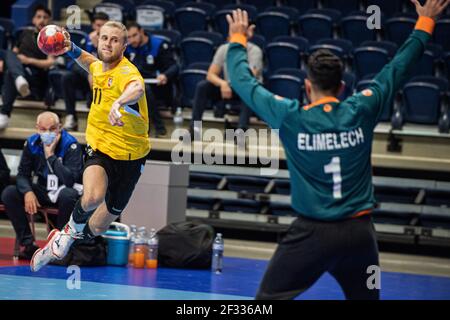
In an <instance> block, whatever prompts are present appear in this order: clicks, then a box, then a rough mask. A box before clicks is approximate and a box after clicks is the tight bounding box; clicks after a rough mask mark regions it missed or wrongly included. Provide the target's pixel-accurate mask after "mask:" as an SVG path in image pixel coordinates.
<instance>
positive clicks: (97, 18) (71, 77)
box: [61, 12, 109, 131]
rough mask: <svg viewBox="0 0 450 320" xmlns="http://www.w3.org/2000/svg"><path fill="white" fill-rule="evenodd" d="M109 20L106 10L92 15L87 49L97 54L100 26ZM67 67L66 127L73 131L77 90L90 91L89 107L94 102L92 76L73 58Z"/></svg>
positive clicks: (62, 81) (65, 82) (75, 122)
mask: <svg viewBox="0 0 450 320" xmlns="http://www.w3.org/2000/svg"><path fill="white" fill-rule="evenodd" d="M108 20H109V18H108V15H107V14H106V13H104V12H98V13H96V14H94V16H93V17H92V23H91V25H92V32H91V33H89V35H88V37H87V39H86V51H87V52H89V53H90V54H92V55H94V56H97V46H98V34H99V32H100V28H101V27H102V26H103V25H104V24H105V23H106V22H107V21H108ZM66 67H67V70H68V72H67V73H65V74H64V75H63V77H62V79H61V83H62V88H63V94H64V102H65V105H66V112H67V115H66V119H65V121H64V129H66V130H69V131H72V130H78V119H77V114H76V112H75V103H76V90H75V89H74V88H80V89H82V90H83V91H88V92H89V98H88V100H87V106H88V108H89V107H90V106H91V102H92V90H91V88H92V78H91V77H90V75H89V73H88V72H86V70H84V69H83V68H81V67H80V66H79V65H78V64H77V63H75V61H74V60H73V59H67V63H66Z"/></svg>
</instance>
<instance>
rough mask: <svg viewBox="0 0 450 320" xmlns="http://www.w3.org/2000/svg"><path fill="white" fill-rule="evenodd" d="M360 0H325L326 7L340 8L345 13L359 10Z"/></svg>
mask: <svg viewBox="0 0 450 320" xmlns="http://www.w3.org/2000/svg"><path fill="white" fill-rule="evenodd" d="M359 3H360V1H359V0H345V1H342V0H323V2H322V4H323V6H324V7H325V8H329V9H335V10H339V11H340V12H342V13H343V14H345V13H349V12H352V11H358V10H359Z"/></svg>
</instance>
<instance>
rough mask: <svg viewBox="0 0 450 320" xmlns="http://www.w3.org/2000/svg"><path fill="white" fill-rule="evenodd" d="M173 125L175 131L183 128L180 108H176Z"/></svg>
mask: <svg viewBox="0 0 450 320" xmlns="http://www.w3.org/2000/svg"><path fill="white" fill-rule="evenodd" d="M173 124H174V125H175V129H179V128H181V127H182V126H183V111H182V110H181V107H178V108H177V111H176V112H175V115H174V116H173Z"/></svg>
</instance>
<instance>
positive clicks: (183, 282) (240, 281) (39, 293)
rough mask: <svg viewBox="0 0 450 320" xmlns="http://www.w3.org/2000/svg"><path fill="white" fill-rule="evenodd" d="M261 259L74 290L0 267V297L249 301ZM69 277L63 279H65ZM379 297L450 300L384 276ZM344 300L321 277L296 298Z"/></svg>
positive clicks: (101, 276) (435, 287)
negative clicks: (212, 269)
mask: <svg viewBox="0 0 450 320" xmlns="http://www.w3.org/2000/svg"><path fill="white" fill-rule="evenodd" d="M266 266H267V261H264V260H253V259H240V258H225V260H224V272H223V273H222V274H221V275H216V274H214V273H211V272H210V271H209V270H185V269H183V270H181V269H168V268H158V269H157V270H145V269H144V270H139V269H133V268H122V267H93V268H92V267H89V268H88V267H82V268H81V271H80V277H81V282H80V289H68V286H67V283H68V282H69V284H71V283H73V282H71V281H70V279H69V278H70V277H71V276H72V273H67V268H65V267H57V266H48V267H46V268H43V269H42V270H41V271H39V272H37V273H32V272H31V271H30V270H29V267H28V266H17V267H0V299H19V300H20V299H32V300H38V299H51V300H71V299H80V300H84V299H87V300H114V299H120V300H130V299H131V300H140V299H151V300H241V299H253V297H254V295H255V293H256V291H257V288H258V284H259V282H260V280H261V279H262V276H263V273H264V270H265V268H266ZM68 279H69V281H68ZM381 286H382V288H381V298H382V299H401V300H403V299H406V300H411V299H426V300H430V299H431V300H434V299H450V278H445V277H432V276H423V275H411V274H402V273H390V272H384V273H382V276H381ZM343 298H344V296H343V294H342V292H341V290H340V287H339V285H338V284H337V283H336V281H335V280H334V279H333V278H332V277H331V276H330V275H328V274H325V275H324V276H323V277H322V278H321V279H320V280H319V281H318V282H317V283H316V284H315V285H314V286H313V287H312V288H310V289H309V290H308V291H307V292H306V293H304V294H303V295H302V296H301V297H300V299H308V300H309V299H314V300H316V299H317V300H330V299H343Z"/></svg>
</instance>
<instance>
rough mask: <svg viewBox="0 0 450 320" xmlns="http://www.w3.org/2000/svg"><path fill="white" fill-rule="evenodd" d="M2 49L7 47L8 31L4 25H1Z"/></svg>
mask: <svg viewBox="0 0 450 320" xmlns="http://www.w3.org/2000/svg"><path fill="white" fill-rule="evenodd" d="M0 49H6V32H5V28H3V27H2V26H0Z"/></svg>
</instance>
